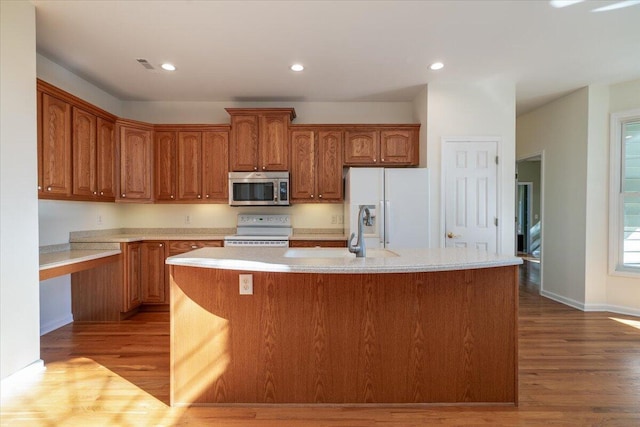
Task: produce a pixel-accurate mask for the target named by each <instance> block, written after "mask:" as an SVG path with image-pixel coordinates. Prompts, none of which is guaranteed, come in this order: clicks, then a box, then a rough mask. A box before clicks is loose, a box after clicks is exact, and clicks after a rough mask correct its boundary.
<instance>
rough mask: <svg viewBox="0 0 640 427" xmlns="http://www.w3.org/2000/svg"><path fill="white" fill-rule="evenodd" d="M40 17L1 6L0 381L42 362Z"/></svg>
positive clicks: (19, 6)
mask: <svg viewBox="0 0 640 427" xmlns="http://www.w3.org/2000/svg"><path fill="white" fill-rule="evenodd" d="M35 43H36V19H35V7H34V6H33V4H31V2H26V1H2V2H0V121H1V123H2V125H1V126H0V231H1V232H0V294H1V297H0V316H1V317H0V319H1V321H0V340H1V341H2V346H1V348H0V378H6V377H7V376H9V375H11V374H13V373H15V372H17V371H18V370H20V369H22V368H24V367H26V366H28V365H30V364H32V363H34V362H38V361H39V358H40V338H39V329H40V328H39V325H38V322H39V314H38V227H37V224H38V203H37V202H38V199H37V197H38V195H37V185H38V184H37V161H36V160H37V148H36V88H35V84H34V83H35V79H36V57H35Z"/></svg>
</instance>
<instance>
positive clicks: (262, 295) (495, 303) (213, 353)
mask: <svg viewBox="0 0 640 427" xmlns="http://www.w3.org/2000/svg"><path fill="white" fill-rule="evenodd" d="M167 263H168V264H169V265H170V271H171V403H172V405H207V404H230V403H248V404H255V403H267V404H298V403H304V404H310V403H311V404H428V403H449V404H472V403H473V404H476V403H489V404H509V405H514V404H517V399H518V393H517V383H518V380H517V312H518V273H517V265H518V264H520V263H521V260H520V259H519V258H515V257H506V256H498V255H492V254H488V253H486V252H482V251H475V250H467V249H458V248H456V249H453V248H452V249H423V250H395V251H386V250H369V251H368V257H367V258H355V257H353V256H352V254H348V255H347V253H346V250H345V249H326V248H321V249H320V248H319V249H307V248H296V249H290V248H203V249H199V250H196V251H192V252H189V253H185V254H182V255H178V256H174V257H170V258H169V259H168V260H167ZM241 274H242V275H250V276H242V277H241V276H240V275H241ZM241 291H242V292H249V291H251V292H252V293H251V294H249V295H246V294H241Z"/></svg>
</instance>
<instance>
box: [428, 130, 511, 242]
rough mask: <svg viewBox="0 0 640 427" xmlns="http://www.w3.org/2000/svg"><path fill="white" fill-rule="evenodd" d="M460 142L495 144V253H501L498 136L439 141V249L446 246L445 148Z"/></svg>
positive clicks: (500, 170) (443, 139)
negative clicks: (496, 158) (496, 221)
mask: <svg viewBox="0 0 640 427" xmlns="http://www.w3.org/2000/svg"><path fill="white" fill-rule="evenodd" d="M460 142H472V143H482V142H493V143H495V144H496V154H497V156H498V159H499V161H498V163H496V164H495V167H496V218H497V219H498V225H497V226H496V236H495V237H496V253H498V254H500V253H502V239H501V238H500V236H502V225H503V223H504V218H503V215H502V213H503V212H502V168H501V167H500V162H501V161H502V160H501V159H502V158H503V155H502V138H501V137H499V136H446V137H442V138H441V139H440V147H441V149H440V233H439V234H440V247H441V248H444V247H445V246H446V239H445V234H446V225H447V224H446V215H447V212H446V208H447V206H446V204H447V202H446V196H445V194H446V188H445V185H446V179H445V176H446V161H445V151H446V150H445V147H446V146H448V144H452V143H460Z"/></svg>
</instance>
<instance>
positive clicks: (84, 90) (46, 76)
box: [36, 53, 122, 116]
mask: <svg viewBox="0 0 640 427" xmlns="http://www.w3.org/2000/svg"><path fill="white" fill-rule="evenodd" d="M36 72H37V74H38V78H39V79H40V80H44V81H45V82H47V83H51V84H52V85H54V86H56V87H58V88H60V89H62V90H64V91H67V92H69V93H71V94H73V95H75V96H77V97H78V98H81V99H83V100H85V101H87V102H89V103H91V104H93V105H95V106H97V107H100V108H102V109H103V110H106V111H108V112H109V113H111V114H114V115H116V116H121V113H122V101H120V100H119V99H118V98H116V97H114V96H113V95H110V94H108V93H107V92H105V91H103V90H102V89H100V88H98V87H96V86H95V85H93V84H91V83H89V82H87V81H86V80H84V79H82V78H80V77H78V76H77V75H76V74H74V73H72V72H71V71H69V70H67V69H66V68H64V67H61V66H60V65H58V64H56V63H55V62H53V61H51V60H50V59H49V58H47V57H46V56H44V55H41V54H39V53H38V54H36Z"/></svg>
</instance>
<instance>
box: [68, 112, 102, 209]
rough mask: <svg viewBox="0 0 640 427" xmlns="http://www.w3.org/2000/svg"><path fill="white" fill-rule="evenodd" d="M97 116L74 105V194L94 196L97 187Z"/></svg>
mask: <svg viewBox="0 0 640 427" xmlns="http://www.w3.org/2000/svg"><path fill="white" fill-rule="evenodd" d="M96 123H97V118H96V116H94V115H93V114H91V113H88V112H86V111H84V110H81V109H80V108H77V107H73V134H72V135H73V194H74V195H76V196H89V197H94V196H97V195H98V191H97V189H96V172H97V167H96V166H97V165H96V160H97V155H96Z"/></svg>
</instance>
